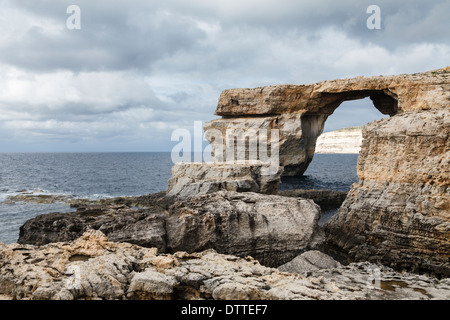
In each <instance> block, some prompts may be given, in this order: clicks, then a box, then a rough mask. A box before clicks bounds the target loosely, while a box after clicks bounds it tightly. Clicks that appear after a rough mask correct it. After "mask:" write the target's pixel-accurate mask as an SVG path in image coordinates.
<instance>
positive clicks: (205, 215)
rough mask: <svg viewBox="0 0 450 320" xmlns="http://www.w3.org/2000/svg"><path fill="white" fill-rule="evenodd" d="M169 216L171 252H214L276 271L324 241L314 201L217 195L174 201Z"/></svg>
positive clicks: (227, 193) (221, 193)
mask: <svg viewBox="0 0 450 320" xmlns="http://www.w3.org/2000/svg"><path fill="white" fill-rule="evenodd" d="M169 213H170V215H169V217H168V218H167V220H166V231H167V248H168V250H169V251H170V252H175V251H181V250H183V251H188V252H194V251H202V250H205V249H215V250H216V251H218V252H220V253H228V254H234V255H237V256H241V257H245V256H247V255H249V256H252V257H253V258H255V259H257V260H259V261H260V262H261V263H262V264H263V265H267V266H278V265H280V264H283V263H285V262H287V261H289V260H291V259H292V258H294V257H295V256H296V255H297V254H299V253H301V252H303V251H304V250H305V249H306V248H308V247H313V246H315V245H317V244H318V243H320V242H321V240H323V238H322V236H321V233H320V230H319V227H318V224H317V221H318V219H319V217H320V208H319V206H318V205H316V204H315V203H314V202H313V201H312V200H306V199H300V198H289V197H281V196H275V195H261V194H257V193H253V192H245V193H238V192H224V191H220V192H216V193H213V194H207V195H202V196H198V197H195V198H192V199H190V200H186V201H180V202H177V203H175V204H174V205H173V206H172V207H170V209H169Z"/></svg>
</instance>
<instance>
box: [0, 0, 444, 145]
mask: <svg viewBox="0 0 450 320" xmlns="http://www.w3.org/2000/svg"><path fill="white" fill-rule="evenodd" d="M72 4H75V5H78V6H79V8H80V10H81V15H80V16H81V20H80V26H81V29H79V30H77V29H75V30H71V29H69V28H68V27H67V24H66V22H67V19H68V18H70V17H71V14H70V13H69V14H68V13H67V8H68V7H69V6H70V5H72ZM372 4H375V5H378V6H379V8H380V10H381V16H380V17H381V29H380V30H376V29H375V30H369V29H368V28H367V25H366V21H367V19H368V18H369V17H370V15H371V14H368V13H367V12H366V10H367V7H368V6H369V5H372ZM449 13H450V1H449V0H435V1H391V0H389V1H374V0H371V1H357V0H341V1H332V0H323V1H298V0H276V1H267V0H227V1H213V0H195V1H187V0H175V1H170V0H169V1H167V0H166V1H151V0H150V1H144V0H142V1H138V0H126V1H123V0H115V1H111V0H95V1H93V0H89V1H85V0H70V1H65V0H39V1H36V0H0V152H14V151H63V152H70V151H170V150H171V149H172V147H173V146H174V145H175V144H176V143H177V142H172V141H170V137H171V133H172V131H173V130H175V129H177V128H188V129H191V130H193V129H192V128H193V123H194V121H208V120H211V119H214V118H216V117H214V116H213V113H214V110H215V107H216V105H217V100H218V97H219V95H220V93H221V91H222V90H224V89H228V88H236V87H250V88H251V87H259V86H264V85H270V84H284V83H292V84H303V83H312V82H318V81H321V80H331V79H336V78H346V77H355V76H359V75H364V76H371V75H389V74H400V73H415V72H421V71H426V70H431V69H437V68H441V67H444V66H446V65H449V61H450V60H449V58H450V36H449V32H448V31H449V30H450V19H448V16H449ZM70 21H72V20H70ZM381 117H382V115H381V114H380V113H379V112H378V111H377V110H376V109H375V108H373V106H372V105H371V103H370V100H369V101H367V100H361V101H356V102H351V103H350V102H346V103H344V104H343V105H342V106H341V107H340V108H339V109H338V110H337V111H336V112H335V114H333V115H332V116H331V117H330V118H329V120H328V122H327V126H326V130H332V129H338V128H341V127H346V126H352V125H359V124H364V123H366V122H369V121H372V120H374V119H377V118H381Z"/></svg>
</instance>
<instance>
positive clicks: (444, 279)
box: [0, 67, 450, 300]
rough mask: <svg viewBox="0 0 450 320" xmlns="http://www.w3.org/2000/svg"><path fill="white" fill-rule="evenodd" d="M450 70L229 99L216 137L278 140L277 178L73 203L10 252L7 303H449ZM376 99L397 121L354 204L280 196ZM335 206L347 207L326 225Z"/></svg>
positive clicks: (227, 177) (204, 168) (242, 173)
mask: <svg viewBox="0 0 450 320" xmlns="http://www.w3.org/2000/svg"><path fill="white" fill-rule="evenodd" d="M449 74H450V67H447V68H443V69H440V70H435V71H433V72H425V73H421V74H414V75H400V76H389V77H381V76H380V77H370V78H364V77H362V78H361V77H358V78H354V79H343V80H335V81H324V82H321V83H317V84H312V85H301V86H293V85H284V86H283V85H278V86H269V87H264V88H256V89H231V90H225V91H224V92H223V93H222V95H221V97H220V99H219V104H218V107H217V109H216V114H217V115H220V116H222V118H221V119H218V120H213V121H211V122H209V123H207V124H206V125H205V129H206V128H209V129H211V128H213V129H214V130H215V131H214V132H215V133H216V134H217V133H220V132H224V131H225V130H226V129H229V128H234V129H236V128H237V129H239V130H241V129H246V128H247V129H248V128H251V129H254V130H253V131H252V132H257V131H255V130H256V129H258V130H259V129H264V130H267V129H277V130H280V141H279V142H280V149H279V151H280V158H279V160H280V161H279V168H278V170H275V171H273V170H272V171H270V174H267V168H268V166H272V165H273V163H267V162H264V161H262V160H261V159H257V160H258V161H254V162H252V163H251V164H249V163H239V164H236V163H224V162H221V163H177V164H175V165H174V166H173V168H172V176H171V178H170V180H169V182H168V188H167V191H166V192H162V193H159V194H151V195H144V196H141V197H129V198H127V197H122V198H115V199H102V200H99V201H94V202H93V201H91V200H86V199H84V200H83V199H67V201H68V202H67V203H70V204H71V205H72V206H73V207H76V208H78V209H77V211H76V212H71V213H51V214H46V215H41V216H37V217H35V218H33V219H31V220H29V221H27V222H26V223H25V224H24V225H23V226H22V227H21V229H20V237H19V240H18V243H15V244H11V245H4V244H0V296H1V297H3V298H7V299H225V300H229V299H237V300H240V299H450V278H449V277H450V214H449V212H450V206H449V203H450V192H449V190H450V188H449V186H450V122H449V121H450V109H449V108H448V106H449V102H450V96H449V95H448V92H449V89H450V82H449V80H448V76H449ZM367 96H369V97H370V98H371V99H372V101H373V102H374V105H375V107H376V108H378V109H379V110H380V111H381V112H382V113H384V114H388V115H390V118H385V119H382V120H379V121H375V122H372V123H370V124H368V125H366V126H365V127H364V129H363V142H362V146H361V152H360V155H359V158H358V166H357V171H358V178H359V181H358V183H355V184H353V185H352V187H351V189H350V191H349V192H348V194H347V193H344V194H342V193H338V192H334V193H333V192H329V191H323V190H294V191H292V190H290V191H279V190H278V186H279V183H280V179H281V177H282V176H289V175H298V174H302V172H303V171H304V170H305V169H306V168H307V166H308V165H309V162H310V161H311V159H312V156H313V154H314V148H315V143H316V139H317V136H318V135H319V134H320V133H321V131H322V130H323V124H324V121H325V120H326V118H327V117H328V116H329V115H330V114H331V113H332V112H333V111H334V109H336V108H337V107H338V106H339V104H340V103H342V102H343V101H345V100H353V99H360V98H364V97H367ZM216 138H217V136H216ZM211 139H212V138H211ZM237 140H239V139H237ZM244 140H245V137H244ZM210 142H211V144H212V147H213V157H218V155H220V154H222V155H223V154H224V153H223V152H222V151H223V150H220V148H222V147H223V146H221V145H219V144H218V143H217V141H210ZM24 199H25V198H23V197H22V198H20V197H19V198H16V199H14V198H12V199H10V201H24ZM30 199H31V200H30V201H39V200H40V198H39V197H31V198H30ZM41 199H42V201H51V199H48V198H46V197H44V198H41ZM58 201H66V200H64V199H58ZM327 205H329V206H335V207H339V210H338V211H337V213H336V214H335V215H334V216H333V217H332V218H331V220H330V221H328V222H326V223H325V224H324V225H323V226H322V225H319V223H318V222H319V219H320V216H321V214H322V209H323V208H325V207H326V206H327Z"/></svg>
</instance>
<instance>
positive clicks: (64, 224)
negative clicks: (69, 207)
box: [18, 205, 166, 252]
mask: <svg viewBox="0 0 450 320" xmlns="http://www.w3.org/2000/svg"><path fill="white" fill-rule="evenodd" d="M165 217H166V214H165V212H164V210H163V209H162V208H160V207H158V206H152V207H149V208H145V209H132V208H130V207H128V206H125V205H105V206H101V205H93V206H85V207H80V208H79V209H78V210H77V211H76V212H71V213H57V212H55V213H49V214H43V215H39V216H37V217H35V218H33V219H30V220H28V221H27V222H25V223H24V225H23V226H21V227H20V233H19V240H18V243H21V244H34V245H44V244H47V243H51V242H61V241H72V240H75V239H77V238H79V237H80V236H81V235H82V234H83V233H84V232H86V231H88V230H91V229H93V230H99V231H101V232H103V233H104V234H105V235H107V236H108V238H109V239H110V241H117V242H128V243H133V244H137V245H141V246H144V247H155V248H157V249H158V250H159V251H161V252H165V251H166V242H165V236H166V231H165V226H164V219H165Z"/></svg>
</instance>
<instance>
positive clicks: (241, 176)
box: [160, 162, 281, 207]
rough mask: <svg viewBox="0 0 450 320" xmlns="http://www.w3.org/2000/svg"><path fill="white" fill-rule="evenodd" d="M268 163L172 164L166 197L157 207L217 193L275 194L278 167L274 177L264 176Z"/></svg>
mask: <svg viewBox="0 0 450 320" xmlns="http://www.w3.org/2000/svg"><path fill="white" fill-rule="evenodd" d="M269 166H270V164H262V163H260V162H257V163H254V164H239V163H235V164H227V163H182V162H180V163H175V164H174V165H173V167H172V174H171V177H170V179H169V182H168V186H167V194H166V196H165V197H164V199H163V200H162V201H160V204H161V205H163V206H165V207H168V205H170V204H171V203H172V202H173V201H175V200H185V199H189V198H192V197H195V196H197V195H202V194H208V193H213V192H216V191H219V190H227V191H237V192H259V193H264V194H272V193H276V190H277V189H278V185H279V183H280V175H281V168H279V169H278V170H277V171H276V172H275V173H274V174H264V173H265V172H264V170H265V169H266V168H267V167H269Z"/></svg>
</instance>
